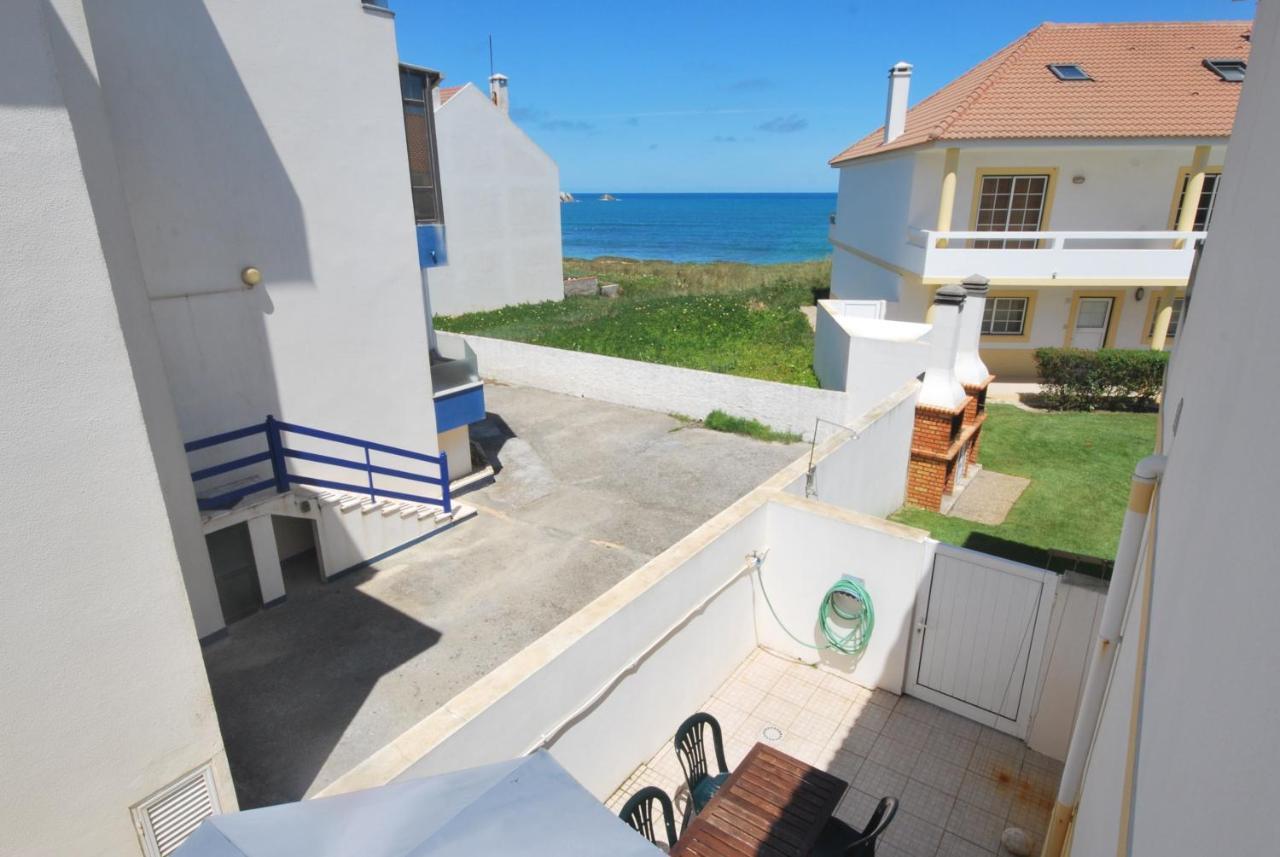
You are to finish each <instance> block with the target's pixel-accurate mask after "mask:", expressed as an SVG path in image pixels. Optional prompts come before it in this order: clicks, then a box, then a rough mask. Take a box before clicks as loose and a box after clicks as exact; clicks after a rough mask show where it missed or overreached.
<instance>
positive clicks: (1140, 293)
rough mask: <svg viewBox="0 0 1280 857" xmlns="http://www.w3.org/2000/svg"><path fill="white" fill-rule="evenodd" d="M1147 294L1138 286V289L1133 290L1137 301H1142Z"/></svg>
mask: <svg viewBox="0 0 1280 857" xmlns="http://www.w3.org/2000/svg"><path fill="white" fill-rule="evenodd" d="M1146 294H1147V290H1146V289H1144V288H1143V287H1142V286H1138V287H1137V288H1136V289H1134V290H1133V299H1134V300H1135V301H1140V300H1142V298H1143V297H1144V296H1145V295H1146Z"/></svg>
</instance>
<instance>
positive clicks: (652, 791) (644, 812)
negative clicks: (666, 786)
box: [618, 786, 676, 848]
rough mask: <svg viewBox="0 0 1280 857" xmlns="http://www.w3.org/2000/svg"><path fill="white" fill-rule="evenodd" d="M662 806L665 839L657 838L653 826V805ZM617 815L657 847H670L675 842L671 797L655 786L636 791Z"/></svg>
mask: <svg viewBox="0 0 1280 857" xmlns="http://www.w3.org/2000/svg"><path fill="white" fill-rule="evenodd" d="M655 803H656V804H657V805H658V806H659V807H661V808H662V820H663V822H664V823H665V826H666V834H667V841H666V842H662V841H661V840H659V839H658V836H657V832H656V831H655V830H654V827H653V805H654V804H655ZM618 816H619V817H620V818H621V819H622V820H623V821H625V822H626V823H627V824H629V825H631V826H632V827H634V828H635V829H636V830H637V831H638V832H639V833H640V835H641V836H643V837H644V838H645V839H648V840H649V841H650V842H652V843H653V844H654V845H657V846H659V847H662V846H664V845H665V846H666V847H667V848H670V847H671V846H673V845H675V844H676V811H675V807H673V806H672V805H671V798H669V797H667V793H666V792H664V791H663V790H662V789H660V788H658V787H657V786H645V787H644V788H642V789H641V790H640V791H638V792H636V793H635V794H633V795H632V796H631V798H630V799H629V800H628V801H627V802H626V803H625V804H624V805H623V807H622V811H621V812H619V813H618Z"/></svg>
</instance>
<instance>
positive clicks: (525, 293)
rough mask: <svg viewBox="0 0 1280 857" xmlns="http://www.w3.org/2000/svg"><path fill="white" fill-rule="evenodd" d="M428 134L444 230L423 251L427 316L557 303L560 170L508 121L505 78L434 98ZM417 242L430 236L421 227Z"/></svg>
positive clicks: (433, 218) (437, 220)
mask: <svg viewBox="0 0 1280 857" xmlns="http://www.w3.org/2000/svg"><path fill="white" fill-rule="evenodd" d="M437 93H438V104H437V106H436V108H435V131H436V137H437V140H438V143H439V145H438V150H439V158H440V196H441V201H442V206H441V209H440V210H439V211H438V212H437V213H436V214H435V215H428V217H427V218H425V219H424V218H423V217H421V216H420V218H419V222H420V223H424V224H428V223H431V224H443V227H442V229H440V232H439V234H440V238H439V239H438V243H439V245H440V247H441V248H442V250H441V249H437V250H436V253H435V256H432V254H431V250H432V249H435V248H436V243H435V242H427V243H424V252H423V255H422V260H421V261H422V264H423V270H422V279H423V283H424V284H425V286H426V289H427V292H428V296H427V300H428V303H429V306H430V309H431V312H432V313H434V314H437V315H457V314H459V313H464V312H474V311H476V310H486V309H497V308H498V307H503V306H508V305H511V304H521V303H536V302H539V301H550V300H560V299H561V298H562V297H563V296H564V282H563V276H564V271H563V259H562V253H561V235H560V196H559V193H560V170H559V168H557V167H556V163H555V161H553V160H551V158H550V156H549V155H547V153H546V152H544V151H542V149H540V148H539V147H538V145H537V144H536V143H534V142H533V140H531V139H530V138H529V136H528V135H527V134H525V133H524V131H522V130H521V129H520V126H519V125H517V124H516V123H515V122H514V121H512V119H511V115H510V96H509V89H508V82H507V78H506V76H505V75H501V74H495V75H494V76H493V77H492V78H490V80H489V95H488V96H486V95H485V94H484V93H483V92H481V91H480V89H478V88H477V87H476V86H475V85H474V84H470V83H467V84H463V85H462V86H455V87H449V88H446V89H440V90H437ZM420 231H421V232H422V233H423V235H424V237H427V236H430V235H431V232H430V231H428V228H427V227H420Z"/></svg>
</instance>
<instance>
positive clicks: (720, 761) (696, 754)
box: [676, 711, 729, 813]
mask: <svg viewBox="0 0 1280 857" xmlns="http://www.w3.org/2000/svg"><path fill="white" fill-rule="evenodd" d="M707 727H710V728H711V738H712V744H713V745H714V747H715V751H716V764H717V765H718V766H719V768H720V770H719V773H715V774H713V773H711V770H710V765H709V762H708V759H707V742H706V738H705V732H706V729H707ZM676 758H678V759H679V760H680V767H681V769H682V770H683V771H684V781H685V784H686V785H688V786H689V802H690V806H691V808H692V810H693V812H694V813H699V812H702V808H703V807H704V806H706V805H707V804H708V803H709V802H710V801H711V798H712V797H713V796H714V795H715V793H716V792H717V791H719V790H720V786H722V785H724V781H725V780H727V779H728V778H729V766H728V765H727V764H725V761H724V735H723V734H722V733H721V731H720V722H719V721H718V720H716V719H715V718H714V717H712V716H711V715H710V714H707V713H706V712H705V711H699V712H698V713H697V714H694V715H692V716H691V717H689V718H688V719H687V720H685V722H683V723H681V724H680V728H679V729H677V730H676Z"/></svg>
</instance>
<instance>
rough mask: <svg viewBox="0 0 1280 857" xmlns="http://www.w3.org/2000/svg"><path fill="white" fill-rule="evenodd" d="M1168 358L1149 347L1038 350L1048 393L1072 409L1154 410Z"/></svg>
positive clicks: (1051, 400)
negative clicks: (1140, 348)
mask: <svg viewBox="0 0 1280 857" xmlns="http://www.w3.org/2000/svg"><path fill="white" fill-rule="evenodd" d="M1168 363H1169V355H1168V354H1167V353H1165V352H1163V351H1152V350H1150V349H1142V350H1132V351H1128V350H1121V349H1116V348H1104V349H1101V350H1099V351H1085V350H1082V349H1079V348H1037V349H1036V366H1037V367H1038V369H1039V372H1040V381H1041V383H1042V384H1044V395H1045V398H1046V399H1047V400H1048V403H1049V404H1050V405H1051V406H1052V407H1055V408H1058V409H1061V410H1068V411H1092V410H1097V409H1100V408H1101V409H1107V410H1150V409H1151V408H1153V407H1154V406H1155V402H1156V397H1157V396H1158V395H1159V394H1160V389H1161V387H1162V386H1163V384H1164V370H1165V366H1167V365H1168Z"/></svg>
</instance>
